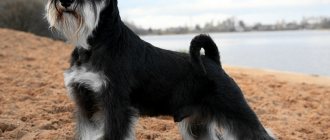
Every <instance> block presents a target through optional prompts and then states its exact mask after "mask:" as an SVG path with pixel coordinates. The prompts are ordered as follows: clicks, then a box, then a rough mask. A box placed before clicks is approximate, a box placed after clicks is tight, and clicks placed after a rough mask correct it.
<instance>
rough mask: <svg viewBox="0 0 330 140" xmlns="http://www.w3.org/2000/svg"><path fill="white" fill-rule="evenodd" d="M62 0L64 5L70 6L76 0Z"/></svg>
mask: <svg viewBox="0 0 330 140" xmlns="http://www.w3.org/2000/svg"><path fill="white" fill-rule="evenodd" d="M60 2H61V5H62V6H63V7H65V8H68V7H70V5H71V4H72V3H73V2H74V0H60Z"/></svg>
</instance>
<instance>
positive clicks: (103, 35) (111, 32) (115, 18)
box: [88, 0, 135, 49]
mask: <svg viewBox="0 0 330 140" xmlns="http://www.w3.org/2000/svg"><path fill="white" fill-rule="evenodd" d="M99 18H100V19H99V23H98V25H97V27H96V28H95V29H94V31H93V35H92V36H90V37H89V38H88V44H89V45H90V48H91V49H93V48H94V49H95V48H97V47H102V46H109V45H114V42H118V40H119V39H120V37H123V36H124V35H123V33H124V30H125V31H127V30H129V29H128V28H127V27H126V25H125V24H124V23H123V22H122V20H121V17H120V15H119V10H118V6H117V0H111V1H110V2H109V4H108V6H107V7H105V8H104V9H103V11H102V12H101V13H100V17H99ZM125 33H126V34H127V32H125ZM129 33H132V34H134V33H133V32H129ZM134 35H135V34H134Z"/></svg>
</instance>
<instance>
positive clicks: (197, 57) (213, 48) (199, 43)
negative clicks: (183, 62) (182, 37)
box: [190, 34, 221, 74]
mask: <svg viewBox="0 0 330 140" xmlns="http://www.w3.org/2000/svg"><path fill="white" fill-rule="evenodd" d="M202 48H203V49H204V50H205V57H207V58H209V59H211V60H213V61H214V62H215V63H216V64H218V65H219V66H221V63H220V55H219V50H218V47H217V45H216V44H215V42H214V41H213V40H212V38H211V37H210V36H208V35H205V34H201V35H198V36H196V37H195V38H194V39H193V40H192V41H191V43H190V59H191V62H192V63H193V66H194V67H195V68H197V69H199V70H201V71H203V72H204V73H205V74H206V73H207V72H206V69H205V66H204V63H203V61H202V58H201V53H200V51H201V49H202Z"/></svg>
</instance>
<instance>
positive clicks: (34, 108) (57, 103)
mask: <svg viewBox="0 0 330 140" xmlns="http://www.w3.org/2000/svg"><path fill="white" fill-rule="evenodd" d="M72 49H73V47H72V46H70V45H68V44H65V43H63V42H59V41H54V40H51V39H48V38H43V37H38V36H35V35H31V34H28V33H22V32H17V31H12V30H7V29H0V87H1V88H0V140H10V139H23V140H32V139H38V140H39V139H40V140H44V139H51V140H53V139H54V140H63V139H73V137H74V117H73V112H74V104H73V102H72V101H71V100H70V99H69V97H68V96H67V93H66V90H65V87H64V83H63V71H64V70H65V69H66V68H68V66H69V58H70V57H69V56H70V53H71V51H72ZM220 51H221V50H220ZM225 69H226V71H227V72H228V73H229V74H230V75H231V76H232V77H233V78H234V79H235V80H236V81H237V83H238V84H239V85H240V87H241V88H242V90H243V91H244V94H245V97H246V98H247V101H248V103H249V104H250V105H251V107H252V108H253V109H254V110H255V112H256V113H257V115H258V116H259V118H260V120H261V121H262V123H263V124H264V125H265V126H266V127H267V128H270V129H271V130H272V131H273V132H274V134H275V135H276V136H277V137H278V139H280V140H329V139H330V109H329V108H330V78H329V77H323V76H316V75H304V74H297V73H289V72H278V71H273V70H261V69H253V68H238V67H231V66H225ZM136 137H137V139H138V140H181V136H180V135H179V133H178V129H177V126H176V124H175V123H174V122H173V119H172V118H171V117H167V116H162V117H158V118H141V119H140V120H139V122H138V124H137V125H136Z"/></svg>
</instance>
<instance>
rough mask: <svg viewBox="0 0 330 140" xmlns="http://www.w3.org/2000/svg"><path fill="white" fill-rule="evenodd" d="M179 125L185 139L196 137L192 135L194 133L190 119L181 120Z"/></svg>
mask: <svg viewBox="0 0 330 140" xmlns="http://www.w3.org/2000/svg"><path fill="white" fill-rule="evenodd" d="M178 127H179V130H180V133H181V136H182V138H183V140H194V138H193V137H192V136H191V134H192V133H191V129H190V127H189V121H188V120H187V119H184V120H182V121H181V122H179V123H178Z"/></svg>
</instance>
